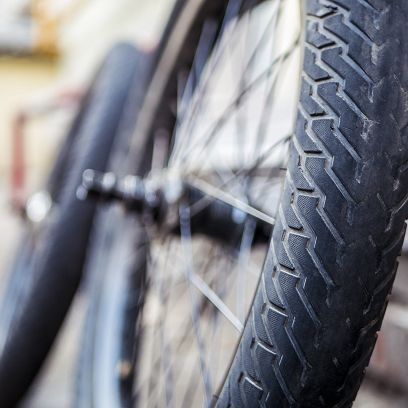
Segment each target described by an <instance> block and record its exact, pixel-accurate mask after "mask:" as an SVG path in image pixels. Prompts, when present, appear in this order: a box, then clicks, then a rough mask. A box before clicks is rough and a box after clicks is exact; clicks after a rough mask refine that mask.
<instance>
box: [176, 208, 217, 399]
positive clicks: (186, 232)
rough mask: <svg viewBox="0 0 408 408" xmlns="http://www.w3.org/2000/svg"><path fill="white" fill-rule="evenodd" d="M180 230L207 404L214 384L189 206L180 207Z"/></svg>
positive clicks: (192, 318)
mask: <svg viewBox="0 0 408 408" xmlns="http://www.w3.org/2000/svg"><path fill="white" fill-rule="evenodd" d="M180 231H181V244H182V248H183V252H184V254H185V268H184V269H185V273H186V279H187V282H188V283H189V286H188V289H189V295H190V303H191V320H192V324H193V328H194V333H195V338H196V343H197V347H198V349H199V355H200V368H201V375H202V380H203V383H204V390H205V396H206V401H207V404H209V402H210V400H211V393H212V386H211V378H210V373H209V370H208V368H207V364H206V361H205V357H204V356H205V348H204V341H203V338H202V335H201V325H200V318H199V310H198V306H197V300H196V298H195V296H194V293H193V290H192V285H194V283H193V275H194V269H193V259H192V256H191V227H190V210H189V208H188V207H183V206H182V207H181V208H180Z"/></svg>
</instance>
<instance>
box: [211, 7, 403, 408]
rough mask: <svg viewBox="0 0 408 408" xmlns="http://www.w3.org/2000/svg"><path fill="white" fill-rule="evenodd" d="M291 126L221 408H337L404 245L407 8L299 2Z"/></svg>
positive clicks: (357, 374)
mask: <svg viewBox="0 0 408 408" xmlns="http://www.w3.org/2000/svg"><path fill="white" fill-rule="evenodd" d="M305 5H306V15H307V17H306V38H305V40H306V49H305V59H304V68H303V73H302V82H303V86H302V92H301V98H300V99H301V101H300V108H299V109H300V113H299V117H298V122H297V129H296V136H295V140H294V143H293V146H292V148H291V159H290V162H289V166H288V173H287V176H286V181H285V189H284V194H283V197H282V202H281V205H280V210H279V217H278V221H277V225H276V227H275V230H274V234H273V240H272V244H271V249H270V252H269V256H268V259H267V262H266V264H265V268H264V270H263V273H262V278H261V282H260V286H259V288H258V290H257V294H256V297H255V300H254V304H253V308H252V310H251V313H250V315H249V318H248V320H247V323H246V326H245V330H244V334H243V337H242V339H241V342H240V345H239V347H238V349H237V352H236V355H235V358H234V360H233V362H232V365H231V368H230V371H229V374H228V376H227V378H226V381H225V384H224V385H223V387H222V389H221V390H220V393H219V396H217V397H215V398H214V405H217V406H221V407H224V406H225V407H230V406H234V407H241V406H242V407H244V406H245V407H248V406H271V407H305V408H309V407H310V408H317V407H349V406H351V405H352V403H353V401H354V399H355V396H356V394H357V391H358V388H359V386H360V383H361V381H362V378H363V375H364V371H365V367H366V366H367V364H368V362H369V358H370V356H371V352H372V350H373V347H374V344H375V339H376V333H377V331H378V330H379V329H380V326H381V321H382V317H383V314H384V311H385V307H386V303H387V298H388V295H389V293H390V290H391V287H392V283H393V280H394V276H395V271H396V265H397V262H396V260H397V257H398V255H399V252H400V249H401V245H402V240H403V237H404V233H405V219H406V216H407V209H406V202H407V200H406V192H407V191H408V190H407V187H408V185H407V183H408V180H407V176H406V171H407V166H406V162H407V159H408V157H407V156H408V154H407V151H406V142H405V129H406V123H408V114H407V112H406V109H405V108H404V106H405V105H404V102H403V101H404V95H405V94H406V92H407V88H408V78H407V75H408V74H406V73H405V72H406V67H407V56H408V53H407V52H406V51H407V50H406V47H407V46H406V45H405V44H407V41H406V38H405V36H406V34H405V32H404V30H403V29H402V27H403V26H404V21H405V20H404V19H405V17H404V16H405V15H406V12H407V9H408V6H407V5H405V4H400V3H398V4H397V3H396V2H394V1H392V0H359V1H355V0H306V1H305Z"/></svg>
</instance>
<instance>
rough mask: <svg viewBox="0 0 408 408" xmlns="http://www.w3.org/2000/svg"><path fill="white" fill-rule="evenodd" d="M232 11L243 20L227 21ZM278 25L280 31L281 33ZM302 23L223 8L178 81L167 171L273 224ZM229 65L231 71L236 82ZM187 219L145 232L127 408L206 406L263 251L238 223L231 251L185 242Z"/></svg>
mask: <svg viewBox="0 0 408 408" xmlns="http://www.w3.org/2000/svg"><path fill="white" fill-rule="evenodd" d="M241 7H242V9H244V10H245V9H246V10H249V11H246V12H244V13H241V12H238V14H235V16H234V10H235V13H237V11H238V10H241ZM229 13H230V14H229ZM296 19H297V22H296V21H294V20H296ZM288 21H289V22H291V28H292V29H291V30H288V29H286V30H285V28H284V27H285V25H286V27H287V24H288ZM302 21H303V20H302V2H301V0H286V1H273V0H272V1H259V2H254V1H252V2H245V1H242V2H240V1H234V0H231V1H230V2H229V5H228V7H227V13H226V16H225V18H224V20H223V22H222V24H221V27H222V29H221V32H222V35H221V36H220V38H219V39H218V40H217V41H216V42H215V47H214V51H213V52H212V55H211V57H210V59H209V60H208V61H206V63H205V64H204V63H203V61H205V60H206V55H207V53H208V52H209V50H210V49H211V43H212V41H214V38H215V37H216V35H217V34H219V28H220V26H219V25H218V26H217V25H216V24H214V22H213V21H209V22H208V23H207V24H205V25H204V29H203V34H202V37H201V39H200V42H199V46H198V48H197V54H196V58H195V62H194V64H193V68H192V71H191V72H190V75H189V76H188V77H187V79H186V80H184V81H183V79H181V80H180V86H179V88H180V89H183V91H181V92H180V96H179V99H178V115H177V126H176V130H175V132H174V136H173V142H172V151H171V154H170V155H169V159H168V165H167V168H166V172H170V173H173V174H176V175H177V176H178V177H181V178H183V179H190V180H191V179H194V180H199V181H200V182H205V183H208V184H209V185H211V186H213V187H215V188H217V189H220V190H221V189H222V190H223V191H227V192H228V194H231V195H232V196H234V197H235V198H236V199H238V200H239V201H241V202H245V203H246V204H249V205H251V206H253V207H254V208H257V209H258V210H261V211H262V212H264V213H265V214H266V215H268V216H271V217H274V216H275V215H276V211H277V205H278V201H279V195H280V184H281V180H282V172H281V171H279V170H280V169H283V168H284V167H285V160H286V157H287V149H288V144H289V141H290V139H291V135H292V134H293V132H294V129H293V125H294V122H295V115H296V104H297V99H298V90H297V89H298V86H297V84H296V81H298V79H299V72H300V66H301V60H302V47H301V44H302V41H301V40H302V34H303V27H302ZM283 30H285V31H284V32H285V35H284V36H283V37H282V35H283V34H282V31H283ZM242 44H245V47H242ZM251 45H252V48H251ZM261 46H262V50H261ZM226 50H228V56H227V57H228V58H227V57H226V55H227V54H226ZM260 50H261V51H260ZM234 61H238V62H240V64H241V66H240V67H239V68H238V73H239V74H238V75H237V80H236V81H235V80H234V77H233V75H231V68H236V66H237V65H236V64H234ZM289 63H290V64H291V66H290V67H288V65H289ZM232 71H233V72H234V69H232ZM235 72H236V70H235ZM197 77H199V79H198V80H197ZM288 89H290V91H291V92H288ZM220 90H222V91H221V92H220ZM289 93H290V95H289ZM248 95H250V97H248ZM276 100H280V102H281V103H280V104H279V105H276V103H275V102H276ZM260 107H261V108H260ZM219 111H221V112H222V113H221V115H220V114H219ZM282 118H283V120H282ZM249 119H250V120H249ZM226 146H228V150H227V149H226V148H225V147H226ZM234 146H235V147H236V148H235V149H234ZM231 147H232V148H231ZM159 156H160V155H159ZM153 157H155V154H153ZM160 165H161V164H160V163H159V164H157V163H153V167H154V168H155V167H156V168H157V167H160ZM192 211H194V208H191V207H189V206H188V205H183V204H182V205H181V206H180V209H179V217H180V232H181V234H180V237H174V236H169V235H167V236H166V235H165V236H163V235H160V234H158V235H157V234H156V233H154V232H152V231H150V234H151V237H150V238H151V239H150V242H151V244H150V246H151V248H150V249H151V251H150V252H151V256H150V265H149V268H148V286H147V287H146V299H145V304H144V310H143V314H142V317H141V318H140V319H139V321H138V326H137V330H136V335H137V343H138V344H139V347H138V350H137V363H136V374H135V384H134V394H135V398H136V400H137V401H138V402H140V403H143V404H146V405H148V406H162V405H166V406H172V405H174V406H196V405H197V404H202V402H203V401H204V402H205V404H206V405H208V404H210V401H211V398H212V396H213V395H214V394H216V393H217V390H218V389H219V387H220V386H221V385H222V384H223V380H224V378H225V375H226V373H227V371H228V367H229V364H230V362H231V359H232V357H233V355H234V350H235V349H236V347H237V344H238V342H239V339H240V336H241V333H242V330H243V327H244V324H245V318H246V316H247V315H248V312H249V309H250V306H251V303H252V299H253V295H254V293H255V290H256V287H257V284H258V280H259V276H260V273H261V270H262V264H263V262H264V259H265V256H266V252H267V245H263V246H254V245H253V237H254V224H253V220H250V219H247V220H245V219H241V220H237V222H243V223H244V228H243V231H244V232H243V234H242V236H241V237H240V240H239V242H238V245H237V243H236V242H232V241H231V242H227V243H224V245H220V243H219V242H216V243H214V242H211V240H208V239H206V238H205V237H202V236H201V237H197V236H194V237H193V234H192V230H191V213H192ZM238 218H239V217H238Z"/></svg>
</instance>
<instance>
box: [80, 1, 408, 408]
mask: <svg viewBox="0 0 408 408" xmlns="http://www.w3.org/2000/svg"><path fill="white" fill-rule="evenodd" d="M204 3H205V4H204ZM178 4H179V9H178V13H179V14H178V19H179V21H180V25H178V24H175V25H174V26H173V30H174V31H173V35H171V36H168V37H169V43H168V47H167V48H166V47H163V48H162V49H161V52H162V54H161V55H162V59H161V61H162V64H160V63H159V64H157V71H156V74H155V75H154V76H153V79H152V83H151V87H152V89H155V90H156V91H157V92H153V94H149V95H148V96H147V98H146V101H145V102H144V108H143V109H142V111H141V114H140V116H139V117H138V119H137V123H136V132H135V138H134V141H133V144H134V151H133V155H132V156H131V160H132V161H133V162H134V163H138V162H140V160H141V158H145V157H146V156H149V157H150V155H147V154H145V150H144V149H145V146H147V144H149V145H150V144H153V145H154V146H155V145H159V144H160V143H156V142H155V140H156V139H157V133H156V132H157V129H158V128H157V127H156V126H155V123H156V121H160V123H161V125H160V126H161V132H160V135H166V134H168V135H172V137H169V139H168V141H167V143H165V145H167V146H168V151H167V155H166V156H167V160H158V159H157V157H159V158H160V157H161V156H163V153H162V152H161V151H160V149H159V148H157V147H156V149H155V148H153V154H152V156H151V157H152V158H153V159H152V162H153V163H152V165H151V167H152V168H153V171H152V172H151V174H150V175H148V176H147V181H146V183H149V182H156V183H158V184H159V185H161V187H160V188H162V190H163V191H164V192H165V191H166V188H168V187H169V186H170V192H171V193H175V195H176V196H177V197H178V198H179V200H178V201H177V206H176V208H177V211H175V212H173V213H172V214H170V215H171V216H172V217H173V218H176V219H177V222H176V224H175V225H177V228H170V229H169V228H167V229H166V228H163V222H162V224H161V225H160V224H159V225H158V226H157V225H156V224H157V222H156V223H154V222H152V218H153V219H154V217H152V216H151V214H150V216H144V217H142V218H140V219H139V221H138V220H134V225H132V224H130V223H129V225H127V226H126V221H122V222H121V223H120V224H119V223H118V224H119V225H120V228H122V229H121V230H117V231H115V228H114V223H113V222H112V220H113V219H114V216H112V217H113V218H112V219H111V221H110V222H111V225H110V227H107V231H108V232H106V234H108V233H109V234H111V237H112V236H113V237H114V238H116V242H115V244H114V248H113V249H112V254H106V256H107V257H110V256H111V258H110V262H108V261H105V262H104V264H105V268H104V269H105V270H104V272H103V275H102V281H101V282H100V288H101V290H100V291H99V293H98V294H95V293H94V299H93V303H92V305H93V307H92V308H91V310H92V315H90V317H89V319H90V320H91V321H92V322H93V324H92V325H89V326H88V327H90V328H89V330H88V331H87V332H85V339H88V340H89V341H88V343H87V344H86V346H85V348H84V354H85V355H87V356H88V357H89V360H90V364H89V365H88V366H87V369H88V370H89V371H87V372H86V375H84V377H85V376H86V377H88V378H91V381H90V383H89V388H88V390H89V394H90V395H91V401H92V404H93V405H96V406H103V405H104V404H107V406H127V405H131V404H133V403H135V404H137V405H141V406H172V405H174V406H199V405H203V404H205V405H209V404H213V405H216V406H220V407H224V406H225V407H230V406H236V407H240V406H271V407H288V406H290V407H313V408H316V407H349V406H351V405H352V402H353V400H354V398H355V396H356V394H357V391H358V388H359V385H360V383H361V380H362V377H363V374H364V369H365V367H366V366H367V364H368V362H369V358H370V355H371V352H372V349H373V347H374V344H375V339H376V333H377V331H378V330H379V329H380V326H381V321H382V317H383V314H384V311H385V306H386V301H387V297H388V295H389V293H390V290H391V287H392V283H393V279H394V275H395V270H396V259H397V256H398V254H399V251H400V248H401V245H402V239H403V236H404V233H405V223H404V221H405V218H406V216H407V214H406V211H407V209H406V201H407V200H406V192H407V187H408V186H407V182H408V181H407V178H406V175H405V174H406V165H405V163H406V162H407V158H408V157H407V156H408V154H407V151H406V149H405V144H404V133H405V130H404V129H405V124H406V123H407V119H408V114H407V112H406V111H405V110H404V108H403V107H402V105H403V103H402V101H403V100H404V96H403V95H405V93H406V91H407V88H408V82H407V79H408V78H407V74H406V73H405V70H404V68H405V66H406V55H408V54H406V53H405V51H406V50H405V47H406V46H405V44H406V42H405V41H404V40H405V35H406V34H405V33H404V32H403V31H404V30H401V27H402V24H403V15H404V12H406V11H407V9H408V6H407V5H405V4H396V3H395V2H392V1H387V0H383V1H366V0H364V1H357V2H356V1H352V0H336V1H334V0H321V1H318V0H308V1H305V2H303V1H297V0H293V1H292V0H285V1H273V0H271V1H255V0H254V1H245V0H243V1H239V0H230V1H226V2H219V1H218V2H208V1H207V2H203V3H200V2H199V1H184V2H179V3H178ZM180 10H181V11H180ZM303 10H304V11H305V12H304V13H303ZM192 30H193V31H194V32H197V30H198V31H199V32H200V33H201V35H200V36H199V38H198V40H197V41H192V40H191V38H192V37H191V31H192ZM403 44H404V45H403ZM400 46H402V47H403V50H401V49H400V48H399V47H400ZM180 50H183V58H180V57H179V55H180V54H181V51H180ZM192 50H194V52H191V51H192ZM188 51H190V54H189V55H188ZM169 55H171V56H172V57H173V59H171V58H169ZM159 61H160V59H159ZM163 61H164V62H163ZM183 64H184V65H183ZM185 67H187V68H185ZM183 68H184V69H183ZM186 70H187V72H189V74H188V75H185V72H186ZM155 81H157V82H155ZM298 82H299V83H300V97H299V94H298V92H297V86H296V84H297V83H298ZM177 85H178V86H177ZM171 87H173V90H174V89H179V94H178V99H177V115H176V119H175V121H171V120H167V122H166V121H164V120H161V119H162V118H163V117H166V118H167V117H168V115H167V116H166V115H165V113H166V112H168V111H169V109H168V110H167V111H166V105H167V106H173V107H174V103H171V102H172V98H171V97H169V96H168V95H169V93H168V92H167V90H168V89H169V88H171ZM159 91H160V92H159ZM170 94H171V93H170ZM152 95H153V96H152ZM173 96H174V94H173ZM163 101H164V102H163ZM299 101H300V102H299ZM298 102H299V103H298ZM296 107H297V109H296ZM295 116H296V118H297V119H296V120H295ZM154 119H156V121H155V120H154ZM292 119H293V120H292ZM166 126H167V127H166ZM168 126H170V127H168ZM163 128H164V131H163ZM155 135H156V137H155ZM137 149H139V150H137ZM162 150H163V149H162ZM160 152H161V154H160ZM162 165H163V167H164V170H160V168H161V166H162ZM284 168H285V169H286V171H283V169H284ZM141 173H142V174H145V173H146V169H144V171H143V172H141ZM139 174H140V173H139ZM174 180H176V181H180V180H181V181H182V182H183V183H184V184H183V183H182V184H183V185H185V184H187V185H188V186H189V188H190V189H189V190H188V193H189V194H184V195H177V188H178V187H179V188H183V187H182V186H180V184H178V183H177V182H174ZM160 183H161V184H160ZM146 185H147V184H146ZM163 185H165V187H163ZM280 192H282V193H281V194H279V193H280ZM164 195H165V193H164ZM180 197H181V198H180ZM167 201H170V202H171V199H168V200H167ZM217 203H218V204H219V205H217ZM220 203H222V204H220ZM213 204H215V205H213ZM173 209H174V208H173ZM166 215H167V216H168V215H169V214H166ZM120 217H122V219H123V220H126V217H129V215H128V216H126V214H121V215H120ZM130 217H131V216H130ZM140 222H141V223H142V224H141V225H140ZM138 223H139V226H137V225H138ZM152 224H153V225H152ZM131 225H132V226H131ZM130 228H133V235H132V238H130V237H129V235H128V233H126V232H125V233H124V236H125V238H124V239H123V240H122V239H121V235H120V231H126V230H127V229H130ZM271 229H273V233H272V240H271V241H270V242H269V240H268V239H267V237H268V236H270V230H271ZM129 234H131V233H130V232H129ZM146 238H147V239H146ZM136 249H137V250H136ZM146 253H148V255H146ZM119 254H128V255H127V256H122V255H119ZM107 401H108V402H107Z"/></svg>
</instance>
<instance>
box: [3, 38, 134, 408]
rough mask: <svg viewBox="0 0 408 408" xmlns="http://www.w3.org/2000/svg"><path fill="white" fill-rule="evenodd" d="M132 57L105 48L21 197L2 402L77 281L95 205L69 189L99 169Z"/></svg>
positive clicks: (31, 373)
mask: <svg viewBox="0 0 408 408" xmlns="http://www.w3.org/2000/svg"><path fill="white" fill-rule="evenodd" d="M138 58H139V54H138V52H137V51H136V49H135V48H134V47H133V46H131V45H129V44H119V45H117V46H115V47H114V48H113V49H112V51H111V52H110V53H109V55H108V57H107V58H106V60H105V62H104V64H103V65H102V67H101V69H100V70H99V72H98V74H97V76H96V78H95V80H94V81H93V84H92V85H91V88H90V90H89V91H88V93H87V95H86V97H85V100H84V102H83V104H82V106H81V109H80V111H79V113H78V116H77V118H76V119H75V120H74V122H73V125H72V128H71V130H70V131H69V134H68V136H67V140H66V141H65V143H64V145H63V148H62V150H61V152H60V153H59V155H58V158H57V162H56V164H55V166H54V169H53V171H52V172H51V176H50V179H49V181H48V184H47V187H46V191H44V192H42V193H40V194H36V195H35V196H34V198H31V199H30V200H29V201H28V204H27V216H28V218H29V220H30V219H32V223H31V224H29V225H28V228H27V231H26V233H25V236H24V238H23V240H22V243H21V245H20V248H19V250H18V251H17V254H16V260H15V263H14V265H13V266H12V268H11V270H10V278H9V282H8V285H7V287H6V288H5V294H4V298H3V300H2V309H1V315H0V333H1V335H0V350H1V354H0V405H1V406H14V405H15V404H16V403H17V401H18V400H20V399H21V398H22V397H23V395H24V393H25V392H26V390H27V389H28V387H29V385H30V384H31V382H32V381H33V379H34V377H35V375H36V374H37V372H38V370H39V369H40V367H41V365H42V362H43V361H44V359H45V357H46V355H47V353H48V351H49V349H50V348H51V345H52V343H53V341H54V339H55V337H56V335H57V333H58V330H59V327H60V325H61V324H62V322H63V320H64V317H65V315H66V313H67V310H68V308H69V305H70V303H71V300H72V298H73V296H74V294H75V291H76V289H77V287H78V284H79V281H80V278H81V273H82V267H83V264H84V262H85V257H86V252H87V251H86V248H87V242H88V239H89V234H90V231H91V227H92V223H93V215H94V212H95V209H96V206H95V205H94V204H92V203H80V202H78V201H77V200H76V196H75V192H76V189H77V186H78V183H79V182H80V180H81V175H82V172H83V171H84V169H86V168H88V167H90V166H91V167H93V166H96V167H97V168H99V169H100V170H105V169H106V163H107V161H108V158H109V153H110V150H111V147H112V144H113V142H114V139H115V134H116V131H117V129H118V127H119V125H120V119H121V116H122V114H123V110H124V105H125V102H126V100H127V97H128V94H129V88H130V85H131V84H132V81H133V80H134V78H135V77H136V76H137V64H138ZM44 210H46V211H48V212H49V213H48V215H47V214H46V212H44ZM42 213H43V214H42ZM41 214H42V215H41ZM39 216H41V217H40V218H43V219H42V220H40V218H38V217H39Z"/></svg>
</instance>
